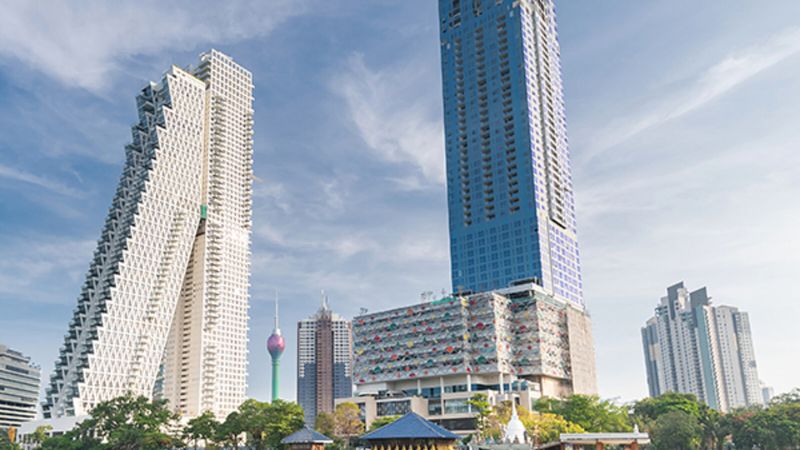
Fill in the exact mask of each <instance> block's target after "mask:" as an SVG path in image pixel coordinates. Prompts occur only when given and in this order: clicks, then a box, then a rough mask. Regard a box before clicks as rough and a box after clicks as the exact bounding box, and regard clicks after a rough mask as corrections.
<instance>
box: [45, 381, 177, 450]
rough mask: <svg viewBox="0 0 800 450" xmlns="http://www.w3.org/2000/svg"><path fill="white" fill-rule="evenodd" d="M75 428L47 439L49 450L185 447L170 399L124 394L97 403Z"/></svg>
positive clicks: (47, 448) (46, 448)
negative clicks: (171, 409) (169, 405)
mask: <svg viewBox="0 0 800 450" xmlns="http://www.w3.org/2000/svg"><path fill="white" fill-rule="evenodd" d="M89 414H90V417H89V418H88V419H86V420H84V421H83V422H81V423H80V424H79V425H78V426H77V427H75V429H73V430H71V431H69V432H67V433H65V434H64V435H62V436H57V437H53V438H49V439H45V440H44V442H43V444H42V447H41V448H42V449H45V450H73V449H82V450H106V449H108V450H134V449H136V450H139V449H142V450H161V449H164V448H172V447H182V446H183V442H182V441H181V440H180V438H179V437H178V436H177V433H176V432H175V430H176V429H177V420H178V416H177V415H176V414H174V413H172V412H171V411H170V410H169V409H168V408H167V403H166V400H156V401H151V400H149V399H147V398H146V397H144V396H139V397H134V396H133V395H131V394H127V395H123V396H121V397H117V398H115V399H112V400H108V401H105V402H101V403H99V404H97V405H96V406H95V407H94V408H93V409H92V410H91V411H90V413H89Z"/></svg>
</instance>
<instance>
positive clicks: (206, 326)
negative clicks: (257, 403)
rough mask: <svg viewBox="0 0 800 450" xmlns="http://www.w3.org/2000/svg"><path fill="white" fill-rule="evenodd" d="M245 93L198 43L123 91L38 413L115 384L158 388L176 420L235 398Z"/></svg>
mask: <svg viewBox="0 0 800 450" xmlns="http://www.w3.org/2000/svg"><path fill="white" fill-rule="evenodd" d="M252 89H253V84H252V76H251V74H250V73H249V72H248V71H247V70H245V69H243V68H242V67H241V66H239V65H237V64H236V63H234V62H233V60H231V58H229V57H228V56H226V55H224V54H222V53H220V52H217V51H214V50H212V51H210V52H208V53H205V54H203V55H201V58H200V64H199V65H198V67H197V68H189V69H185V70H184V69H180V68H178V67H175V66H173V67H172V68H171V69H170V70H169V71H168V72H167V73H166V74H165V75H164V78H163V79H162V81H161V82H159V83H150V84H149V85H148V86H147V87H145V88H144V89H143V90H142V92H141V93H140V94H139V95H138V96H137V106H138V111H139V123H138V124H137V125H135V126H134V127H133V130H132V131H133V142H132V143H131V144H130V145H128V146H127V147H126V162H125V167H124V169H123V174H122V177H121V179H120V183H119V186H118V188H117V192H116V195H115V196H114V200H113V202H112V206H111V208H110V211H109V215H108V218H107V220H106V224H105V227H104V229H103V232H102V234H101V237H100V239H99V241H98V246H97V249H96V251H95V257H94V260H93V262H92V264H91V265H90V268H89V273H88V274H87V277H86V282H85V284H84V287H83V290H82V292H81V295H80V297H79V299H78V307H77V308H76V310H75V312H74V316H73V319H72V321H71V322H70V324H69V330H68V333H67V335H66V337H65V342H64V345H63V347H62V349H61V355H60V358H59V360H57V361H56V369H55V372H54V373H53V375H52V377H51V380H50V386H49V388H48V389H47V393H46V398H45V402H44V404H43V410H44V415H45V417H62V416H73V415H83V414H86V413H88V412H89V411H90V410H91V408H92V407H93V406H94V405H96V404H97V403H99V402H102V401H104V400H109V399H111V398H114V397H117V396H119V395H122V394H124V393H127V392H131V393H133V394H136V395H145V396H148V397H151V396H153V395H163V396H164V397H165V398H167V399H168V400H169V402H170V406H171V408H173V409H174V410H176V411H178V412H180V413H182V414H183V415H185V416H190V417H191V416H195V415H198V414H201V413H202V412H203V411H206V410H208V411H212V412H214V413H215V414H216V415H217V416H218V417H224V416H225V415H226V414H227V413H229V412H230V411H232V410H234V409H235V408H237V407H238V406H239V404H240V403H241V402H242V401H243V400H244V398H245V389H246V375H247V322H248V300H249V293H248V289H249V278H250V230H251V215H252V214H251V201H252V200H251V198H252V186H251V183H252V154H253V141H252V135H253V131H252V129H253V128H252V120H253V119H252V117H253V109H252V100H253V98H252ZM157 379H159V383H156V380H157Z"/></svg>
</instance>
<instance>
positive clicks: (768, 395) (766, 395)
mask: <svg viewBox="0 0 800 450" xmlns="http://www.w3.org/2000/svg"><path fill="white" fill-rule="evenodd" d="M773 397H775V389H773V387H772V386H767V385H766V384H765V383H764V382H763V381H762V382H761V401H763V402H764V404H765V405H769V402H771V401H772V398H773Z"/></svg>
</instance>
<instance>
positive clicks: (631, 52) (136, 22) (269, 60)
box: [0, 0, 800, 401]
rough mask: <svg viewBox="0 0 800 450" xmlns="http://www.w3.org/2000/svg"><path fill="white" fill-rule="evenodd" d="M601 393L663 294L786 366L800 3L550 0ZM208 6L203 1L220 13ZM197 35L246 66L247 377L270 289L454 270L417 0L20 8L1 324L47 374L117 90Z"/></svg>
mask: <svg viewBox="0 0 800 450" xmlns="http://www.w3.org/2000/svg"><path fill="white" fill-rule="evenodd" d="M556 4H557V13H558V24H559V34H560V42H561V56H562V61H561V63H562V70H563V78H564V91H565V99H566V107H567V122H568V134H569V139H570V147H571V152H572V166H573V180H574V183H575V186H574V188H575V197H576V202H577V205H576V209H577V216H578V232H579V242H580V248H581V256H582V266H583V278H584V296H585V300H586V304H587V307H588V310H589V312H590V314H591V315H592V319H593V326H594V337H595V346H596V354H597V371H598V383H599V389H600V394H601V396H602V397H604V398H610V399H615V400H618V401H630V400H634V399H637V398H641V397H643V396H645V395H646V394H647V387H646V386H647V384H646V377H645V371H644V363H643V356H642V348H641V337H640V327H641V326H642V325H643V324H644V322H645V320H646V319H647V318H648V317H650V316H651V315H652V313H653V309H654V308H655V306H656V304H657V302H658V301H659V299H660V297H662V296H663V295H665V293H666V287H667V286H669V285H671V284H674V283H676V282H678V281H685V282H686V284H687V286H688V287H689V288H691V289H696V288H699V287H702V286H707V287H708V290H709V293H710V295H711V297H712V299H713V301H714V302H715V303H716V304H728V305H733V306H737V307H739V308H741V309H742V310H744V311H747V312H748V313H749V314H750V320H751V326H752V331H753V340H754V346H755V352H756V358H757V361H758V364H759V367H758V370H759V377H760V378H761V379H763V380H764V381H765V382H766V383H767V384H769V385H772V386H774V387H775V390H776V391H777V392H779V393H780V392H785V391H788V390H790V389H791V388H793V387H797V386H798V382H797V375H796V374H797V373H798V372H800V360H798V358H797V352H796V348H797V346H798V344H800V327H798V326H797V318H798V317H799V316H800V306H799V305H800V289H799V288H798V285H797V281H798V280H800V277H799V276H798V275H800V238H798V230H800V201H798V198H800V177H798V171H799V170H800V145H798V143H800V126H798V123H800V108H798V107H797V105H799V104H800V77H798V76H796V74H797V73H798V72H800V26H798V24H797V21H796V18H797V17H800V2H796V1H792V0H775V1H772V2H770V4H769V7H764V4H763V3H758V2H747V1H744V0H736V1H723V0H709V1H704V2H696V1H690V0H672V1H663V2H641V1H637V0H615V1H610V0H609V1H603V2H599V1H588V0H583V1H581V0H569V1H567V0H557V3H556ZM220 5H222V6H220ZM210 48H216V49H218V50H221V51H223V52H225V53H227V54H229V55H231V56H232V57H233V58H234V59H235V60H236V61H237V62H238V63H240V64H242V65H243V66H245V67H246V68H248V69H249V70H250V71H252V73H253V76H254V82H255V122H256V124H255V156H254V159H255V174H256V176H257V181H256V183H255V185H254V201H253V206H254V211H253V266H252V289H251V302H250V330H249V336H250V342H249V380H248V382H249V386H248V394H249V395H250V396H252V397H254V398H257V399H260V400H267V398H268V385H269V371H268V364H269V362H268V358H267V352H266V348H265V342H266V338H267V336H268V335H269V334H270V332H271V329H272V320H273V317H272V314H273V312H272V311H273V308H274V307H273V301H274V292H275V290H276V289H277V291H278V292H279V295H280V298H281V301H282V303H281V325H282V328H283V331H284V334H285V335H286V336H287V338H288V339H287V341H288V342H287V349H286V353H285V355H284V357H283V363H282V366H281V377H282V380H281V395H282V396H283V397H284V398H288V399H294V398H295V391H296V383H295V379H294V377H295V368H296V356H295V355H296V345H295V336H296V331H295V330H296V322H297V321H298V320H300V319H301V318H304V317H307V316H309V315H311V314H313V313H314V312H315V311H316V309H317V308H318V305H319V301H320V290H322V289H324V290H325V292H326V294H327V295H328V297H329V301H330V304H331V307H332V308H333V309H334V310H335V311H337V312H339V313H341V314H342V315H344V316H346V317H352V316H353V315H355V314H357V313H358V312H359V310H360V309H361V308H368V309H369V310H371V311H376V310H380V309H385V308H390V307H396V306H402V305H405V304H410V303H415V302H418V301H419V300H420V295H421V293H423V292H426V291H433V292H436V293H439V292H441V291H442V290H443V289H447V288H449V286H450V279H449V255H448V231H447V210H446V198H445V186H444V137H443V126H442V100H441V75H440V68H439V43H438V17H437V7H436V2H434V1H431V0H402V1H399V0H394V1H389V0H370V1H358V0H270V1H257V0H253V1H240V2H223V3H220V2H211V1H191V2H188V1H184V2H181V1H178V2H168V3H164V2H156V1H154V0H137V1H135V2H134V1H125V2H123V1H120V2H114V3H113V5H112V4H111V3H108V2H100V1H97V2H86V1H83V2H65V1H64V2H59V1H53V2H50V3H49V4H48V5H47V7H43V6H42V3H40V2H27V1H24V0H11V1H9V2H5V4H4V13H3V14H2V15H0V342H2V343H5V344H7V345H9V346H10V347H12V348H15V349H17V350H20V351H22V352H23V353H25V354H27V355H30V356H31V357H32V358H33V360H34V361H35V362H36V363H38V364H40V365H41V366H42V369H43V372H44V373H43V378H47V377H49V374H50V371H51V370H52V368H53V364H54V361H55V359H56V356H57V354H58V349H59V346H60V345H61V343H62V341H63V336H64V334H65V332H66V330H67V323H68V321H69V318H70V317H71V313H72V310H73V308H74V306H75V302H76V299H77V297H78V294H79V291H80V287H81V285H82V283H83V277H84V275H85V272H86V270H87V268H88V266H89V262H90V259H91V255H92V252H93V248H94V245H95V242H96V240H97V238H98V237H99V233H100V230H101V227H102V224H103V221H104V219H105V215H106V213H107V211H108V207H109V206H110V201H111V198H112V196H113V192H114V189H115V186H116V182H117V179H118V177H119V175H120V172H121V167H122V163H123V158H124V146H125V144H126V143H128V142H129V141H130V126H131V125H132V124H133V123H134V122H135V121H136V107H135V95H136V93H137V92H138V91H139V89H141V88H142V87H143V86H144V85H145V84H146V83H147V82H148V81H149V80H158V79H160V77H161V75H162V74H163V73H164V72H165V71H166V70H167V69H168V68H169V67H170V65H171V64H175V65H178V66H186V65H189V64H192V63H194V62H195V61H196V59H197V56H198V54H199V53H201V52H203V51H205V50H207V49H210Z"/></svg>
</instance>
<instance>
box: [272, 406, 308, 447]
mask: <svg viewBox="0 0 800 450" xmlns="http://www.w3.org/2000/svg"><path fill="white" fill-rule="evenodd" d="M304 424H305V419H304V416H303V408H302V407H301V406H300V405H298V404H297V403H294V402H286V401H283V400H275V401H273V402H272V403H270V405H269V408H268V409H267V429H266V432H267V439H266V443H267V445H268V446H269V447H270V448H273V449H277V448H282V445H281V440H283V438H285V437H286V436H289V435H290V434H292V433H294V432H295V431H297V430H299V429H301V428H303V425H304Z"/></svg>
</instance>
